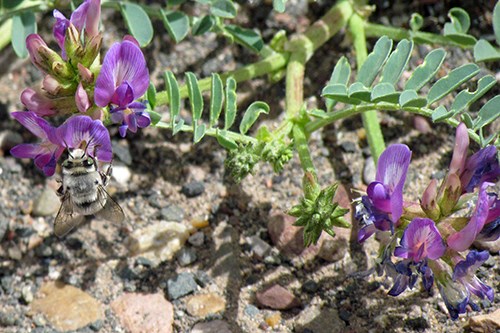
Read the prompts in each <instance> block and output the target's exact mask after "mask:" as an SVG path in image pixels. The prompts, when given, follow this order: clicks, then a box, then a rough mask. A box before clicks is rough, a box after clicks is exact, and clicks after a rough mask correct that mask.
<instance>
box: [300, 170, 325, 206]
mask: <svg viewBox="0 0 500 333" xmlns="http://www.w3.org/2000/svg"><path fill="white" fill-rule="evenodd" d="M302 188H303V190H304V197H305V198H306V199H309V200H313V201H314V200H316V198H317V197H318V195H319V193H320V191H321V189H320V187H319V185H318V181H317V179H316V175H315V174H313V173H312V172H306V173H305V174H304V177H303V178H302Z"/></svg>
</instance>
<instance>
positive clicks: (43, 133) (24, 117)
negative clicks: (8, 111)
mask: <svg viewBox="0 0 500 333" xmlns="http://www.w3.org/2000/svg"><path fill="white" fill-rule="evenodd" d="M12 117H13V118H14V119H16V120H17V121H18V122H20V123H21V125H23V126H24V127H26V129H28V130H29V131H30V132H31V133H33V134H34V135H36V136H37V137H39V138H41V139H49V136H51V134H50V133H51V132H54V131H55V129H54V128H53V127H52V126H51V125H50V124H49V123H48V122H47V121H46V120H45V119H43V118H41V117H38V116H37V115H36V113H35V112H32V111H18V112H12Z"/></svg>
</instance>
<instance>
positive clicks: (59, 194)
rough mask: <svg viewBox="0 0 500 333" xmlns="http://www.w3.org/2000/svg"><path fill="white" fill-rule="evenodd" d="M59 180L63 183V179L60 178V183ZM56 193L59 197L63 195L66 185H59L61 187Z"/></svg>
mask: <svg viewBox="0 0 500 333" xmlns="http://www.w3.org/2000/svg"><path fill="white" fill-rule="evenodd" d="M59 182H61V183H62V181H60V180H58V183H59ZM56 194H57V196H59V197H62V196H63V195H64V187H63V186H62V185H61V186H59V188H58V189H57V191H56Z"/></svg>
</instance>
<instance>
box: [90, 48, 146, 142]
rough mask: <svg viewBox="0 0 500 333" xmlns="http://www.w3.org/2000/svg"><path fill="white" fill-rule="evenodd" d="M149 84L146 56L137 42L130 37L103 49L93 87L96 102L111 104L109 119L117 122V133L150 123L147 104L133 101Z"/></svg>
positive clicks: (104, 105)
mask: <svg viewBox="0 0 500 333" xmlns="http://www.w3.org/2000/svg"><path fill="white" fill-rule="evenodd" d="M148 86H149V72H148V68H147V66H146V60H145V59H144V55H143V53H142V51H141V49H140V48H139V46H138V45H137V44H136V43H135V42H134V41H133V40H131V39H125V40H124V41H122V42H121V43H115V44H114V45H113V46H112V47H111V48H110V49H109V51H108V53H106V56H105V57H104V61H103V64H102V68H101V72H100V73H99V75H98V77H97V80H96V84H95V91H94V99H95V103H96V104H97V105H98V106H100V107H106V106H108V105H109V106H110V113H111V120H112V121H113V122H115V123H119V124H121V125H120V134H121V136H122V137H124V136H125V135H126V131H127V130H130V131H131V132H136V131H137V128H138V127H139V128H144V127H147V126H149V124H150V123H151V119H150V117H149V113H147V112H146V111H145V109H146V107H145V105H144V104H142V103H140V102H134V101H135V100H136V99H138V98H139V97H141V96H142V95H143V94H144V93H145V92H146V90H147V89H148Z"/></svg>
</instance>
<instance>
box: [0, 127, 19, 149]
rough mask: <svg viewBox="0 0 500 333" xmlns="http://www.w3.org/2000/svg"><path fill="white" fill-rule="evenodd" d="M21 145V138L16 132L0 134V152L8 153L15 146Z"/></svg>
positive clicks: (2, 132) (4, 131)
mask: <svg viewBox="0 0 500 333" xmlns="http://www.w3.org/2000/svg"><path fill="white" fill-rule="evenodd" d="M20 143H23V137H22V136H21V134H19V133H17V132H13V131H10V130H3V131H1V132H0V150H3V151H4V152H6V151H9V150H10V149H11V148H12V147H14V146H15V145H18V144H20Z"/></svg>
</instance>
